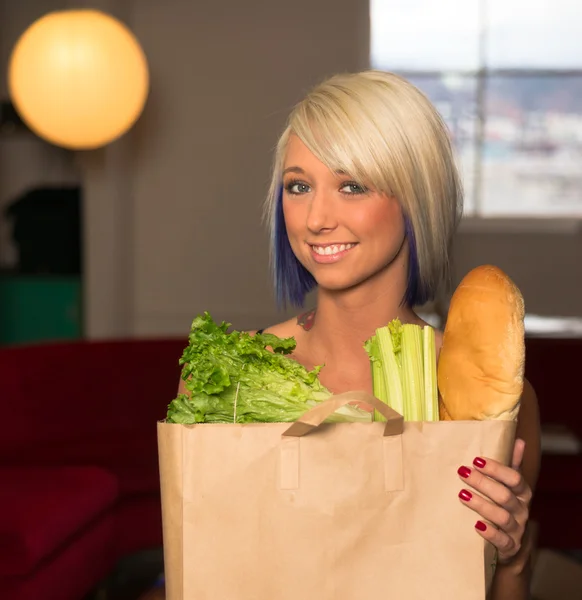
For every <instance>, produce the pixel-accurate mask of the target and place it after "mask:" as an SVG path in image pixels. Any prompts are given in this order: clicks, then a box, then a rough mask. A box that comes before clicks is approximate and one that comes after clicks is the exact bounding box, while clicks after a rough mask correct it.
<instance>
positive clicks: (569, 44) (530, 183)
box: [370, 0, 582, 217]
mask: <svg viewBox="0 0 582 600" xmlns="http://www.w3.org/2000/svg"><path fill="white" fill-rule="evenodd" d="M370 1H371V62H372V67H374V68H379V69H384V70H389V71H393V72H396V73H400V74H401V75H403V76H404V77H406V78H407V79H409V80H410V81H412V82H413V83H414V84H416V85H417V86H418V87H419V88H421V89H422V90H423V91H424V92H425V93H426V94H427V95H428V96H429V98H430V99H431V100H432V101H433V103H434V104H435V106H436V107H437V108H438V110H439V111H440V112H441V114H442V115H443V117H444V119H445V121H446V122H447V124H448V126H449V128H450V131H451V136H452V139H453V141H454V143H455V146H456V149H457V153H458V157H459V164H460V167H461V170H462V173H463V179H464V183H465V190H466V199H465V214H466V215H474V216H487V217H510V216H520V217H540V216H545V217H570V216H575V217H582V3H581V2H580V0H470V1H467V0H447V1H446V2H434V0H370Z"/></svg>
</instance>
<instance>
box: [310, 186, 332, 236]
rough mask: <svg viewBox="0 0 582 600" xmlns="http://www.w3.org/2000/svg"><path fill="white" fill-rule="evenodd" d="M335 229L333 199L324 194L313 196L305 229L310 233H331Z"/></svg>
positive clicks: (318, 193)
mask: <svg viewBox="0 0 582 600" xmlns="http://www.w3.org/2000/svg"><path fill="white" fill-rule="evenodd" d="M336 227H337V217H336V211H335V207H334V201H333V198H332V197H331V196H330V194H326V193H325V192H321V191H319V192H317V193H315V194H313V197H312V198H311V202H310V204H309V212H308V213H307V228H308V229H309V231H311V232H312V233H321V232H322V231H331V230H333V229H335V228H336Z"/></svg>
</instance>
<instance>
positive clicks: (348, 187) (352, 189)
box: [340, 181, 366, 194]
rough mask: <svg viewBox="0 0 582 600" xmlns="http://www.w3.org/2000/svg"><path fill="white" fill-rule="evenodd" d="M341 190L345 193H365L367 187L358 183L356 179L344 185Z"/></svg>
mask: <svg viewBox="0 0 582 600" xmlns="http://www.w3.org/2000/svg"><path fill="white" fill-rule="evenodd" d="M340 191H341V192H342V193H343V194H365V193H366V188H364V187H363V186H361V185H359V184H358V183H355V182H354V181H349V182H347V183H344V184H343V185H342V187H341V188H340Z"/></svg>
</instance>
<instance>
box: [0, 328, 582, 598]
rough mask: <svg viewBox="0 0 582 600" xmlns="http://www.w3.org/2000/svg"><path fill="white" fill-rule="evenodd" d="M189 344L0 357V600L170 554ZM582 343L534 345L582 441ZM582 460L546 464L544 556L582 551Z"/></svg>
mask: <svg viewBox="0 0 582 600" xmlns="http://www.w3.org/2000/svg"><path fill="white" fill-rule="evenodd" d="M185 343H186V340H185V339H184V340H159V341H152V340H149V341H118V342H93V343H89V342H81V343H73V344H54V345H39V346H30V347H23V348H4V349H0V418H1V423H2V433H1V435H0V481H1V484H0V598H2V600H39V599H41V598H42V599H43V600H80V599H81V598H82V597H83V596H84V595H85V594H86V593H87V592H88V591H89V590H91V589H93V588H94V587H95V586H96V585H97V584H98V583H99V582H100V581H101V580H102V579H103V578H104V577H105V576H106V575H107V574H108V573H109V572H110V571H111V569H112V568H113V566H114V564H115V563H116V562H117V561H118V560H119V559H120V558H121V557H124V556H127V555H129V554H131V553H133V552H136V551H139V550H142V549H147V548H152V547H159V546H161V544H162V530H161V512H160V498H159V472H158V460H157V439H156V421H157V420H158V419H160V418H163V416H164V414H165V410H166V406H167V404H168V402H169V401H170V400H171V399H172V398H173V397H174V395H175V392H176V385H177V381H178V377H179V365H178V359H179V357H180V356H181V354H182V350H183V348H184V346H185ZM580 364H582V339H579V340H554V339H543V338H539V339H528V341H527V373H526V374H527V376H528V378H529V379H530V381H531V382H532V383H533V385H534V386H535V388H536V390H537V392H538V396H539V401H540V412H541V419H542V423H565V424H568V425H569V426H570V427H571V428H572V429H573V430H574V431H575V432H576V433H577V434H578V435H579V436H580V437H581V438H582V402H580V401H579V397H580V384H579V372H580V370H581V368H580V366H579V365H580ZM580 506H582V457H580V456H544V457H543V462H542V472H541V476H540V481H539V487H538V492H537V495H536V498H535V501H534V504H533V507H532V512H533V516H534V518H535V519H536V520H537V522H538V523H539V526H540V527H539V531H540V540H539V544H540V546H544V547H552V548H562V549H575V548H582V524H580V520H579V519H578V516H579V508H580Z"/></svg>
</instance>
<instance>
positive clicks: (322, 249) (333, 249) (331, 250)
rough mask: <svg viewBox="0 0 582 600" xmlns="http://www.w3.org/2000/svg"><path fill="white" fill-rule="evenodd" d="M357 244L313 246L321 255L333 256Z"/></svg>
mask: <svg viewBox="0 0 582 600" xmlns="http://www.w3.org/2000/svg"><path fill="white" fill-rule="evenodd" d="M354 245H355V244H340V245H339V246H338V245H333V246H311V247H312V248H313V251H314V252H315V253H316V254H319V255H320V256H333V255H334V254H338V253H339V252H345V251H346V250H349V249H350V248H353V247H354Z"/></svg>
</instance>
